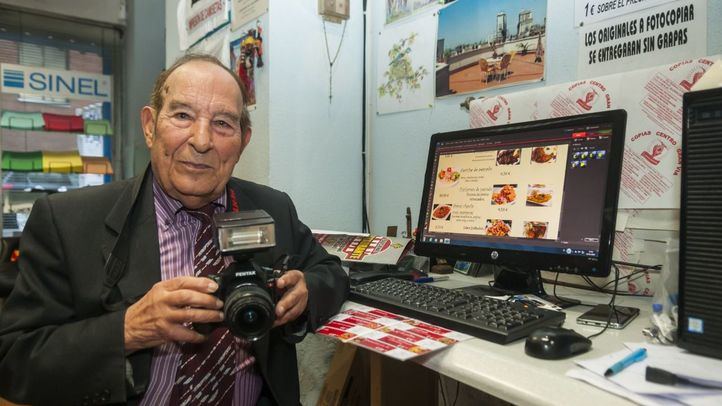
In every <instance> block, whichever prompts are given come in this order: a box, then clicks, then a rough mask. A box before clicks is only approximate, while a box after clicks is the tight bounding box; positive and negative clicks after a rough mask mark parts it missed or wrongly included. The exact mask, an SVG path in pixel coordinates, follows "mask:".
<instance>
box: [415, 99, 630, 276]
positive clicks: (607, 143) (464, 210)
mask: <svg viewBox="0 0 722 406" xmlns="http://www.w3.org/2000/svg"><path fill="white" fill-rule="evenodd" d="M625 122H626V113H625V112H624V111H620V110H616V111H609V112H603V113H593V114H586V115H581V116H574V117H566V118H559V119H551V120H543V121H535V122H528V123H520V124H512V125H506V126H499V127H490V128H482V129H471V130H465V131H456V132H450V133H441V134H435V135H433V136H432V138H431V147H430V150H429V158H428V162H427V168H426V179H425V181H424V190H423V197H422V204H421V210H420V218H419V233H418V235H417V248H416V251H417V252H418V253H420V254H421V255H428V256H437V257H450V258H455V259H464V260H468V261H475V262H485V263H496V264H500V265H508V266H519V267H531V268H535V270H550V271H559V272H566V273H578V274H586V275H593V276H606V275H608V274H609V266H610V261H611V251H612V244H613V238H614V222H615V216H616V208H617V197H618V193H619V181H620V173H621V162H622V159H621V157H622V147H623V144H624V128H625Z"/></svg>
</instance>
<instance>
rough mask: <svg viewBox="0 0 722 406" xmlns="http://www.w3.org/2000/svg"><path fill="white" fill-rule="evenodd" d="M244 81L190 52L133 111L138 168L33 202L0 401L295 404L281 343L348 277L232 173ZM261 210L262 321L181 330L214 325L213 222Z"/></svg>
mask: <svg viewBox="0 0 722 406" xmlns="http://www.w3.org/2000/svg"><path fill="white" fill-rule="evenodd" d="M245 93H246V92H245V88H244V87H243V85H242V84H241V82H240V81H239V79H238V77H237V76H235V75H234V74H233V72H231V71H230V70H228V69H227V68H226V67H225V66H223V65H222V64H221V63H220V62H219V61H218V60H216V59H215V58H212V57H208V56H199V55H190V56H185V57H183V58H181V59H179V60H178V61H177V62H176V63H175V64H174V65H173V66H171V67H170V68H169V69H168V70H166V71H165V72H163V73H162V74H161V75H160V76H159V77H158V79H157V80H156V84H155V88H154V90H153V93H152V96H151V103H150V105H149V106H146V107H144V108H143V110H142V112H141V119H142V125H143V132H144V135H145V141H146V144H147V145H148V148H150V155H151V164H150V166H149V168H148V169H147V170H146V172H145V174H144V175H142V176H140V177H137V178H134V179H130V180H125V181H119V182H114V183H111V184H109V185H104V186H100V187H93V188H86V189H82V190H78V191H73V192H68V193H63V194H56V195H52V196H49V197H47V198H43V199H39V200H38V201H37V202H36V203H35V205H34V207H33V212H32V214H31V216H30V218H29V220H28V222H27V225H26V227H25V231H24V233H23V237H22V241H21V252H22V254H21V257H20V276H19V278H18V280H17V283H16V286H15V288H14V290H13V292H12V294H11V296H10V297H9V298H8V300H7V302H6V304H5V306H4V308H3V309H2V310H1V311H0V396H3V397H5V398H7V399H9V400H11V401H15V402H21V403H32V404H53V405H59V404H105V403H126V402H127V403H131V404H134V403H140V404H144V405H159V404H173V405H175V404H189V405H195V404H223V405H247V404H257V403H265V404H282V405H291V404H298V403H299V396H300V395H299V382H298V370H297V364H296V354H295V347H294V343H295V342H297V341H298V340H299V339H300V338H302V337H303V334H305V333H306V332H307V331H312V330H313V329H315V328H316V327H318V326H319V324H321V323H323V321H324V320H326V319H327V318H328V317H330V316H331V315H333V314H335V313H336V312H337V311H338V309H339V308H340V306H341V304H342V303H343V301H344V300H345V298H346V296H347V292H348V278H347V277H346V275H345V273H344V271H343V269H342V268H341V266H340V264H339V261H338V260H337V259H335V258H334V257H332V256H329V255H328V254H327V253H326V252H325V251H324V250H323V248H321V247H320V246H319V245H318V244H317V243H316V242H315V240H314V239H313V236H312V235H311V232H310V230H309V229H308V227H306V226H305V225H304V224H303V223H301V222H300V221H299V220H298V217H297V215H296V211H295V208H294V206H293V204H292V202H291V200H290V199H289V197H288V196H287V195H286V194H284V193H281V192H278V191H276V190H273V189H271V188H268V187H265V186H261V185H257V184H254V183H251V182H247V181H242V180H239V179H235V178H232V177H231V172H232V170H233V167H234V166H235V164H236V162H238V159H239V158H240V156H241V153H242V152H243V150H244V148H245V147H246V146H247V145H248V143H249V141H250V138H251V130H250V120H249V117H248V111H247V110H246V107H245V105H244V102H245V100H246V98H245ZM249 209H263V210H265V211H266V212H267V213H269V214H270V215H271V217H273V219H274V220H275V225H276V247H275V248H273V249H271V250H269V251H268V252H263V253H260V254H258V255H256V256H255V260H256V262H258V263H259V264H261V265H265V266H271V265H272V263H273V261H274V260H275V259H276V258H278V257H279V256H281V255H282V254H289V255H291V256H292V258H293V261H292V262H291V265H292V266H291V268H290V270H289V271H288V272H286V273H285V274H284V276H282V277H281V278H280V279H279V280H278V281H277V288H278V289H279V290H280V291H281V292H283V293H282V297H281V299H280V300H279V301H278V303H277V305H276V308H275V313H276V314H275V317H276V321H275V323H274V328H273V329H271V331H270V332H269V333H268V334H267V335H266V336H265V337H264V338H262V339H260V340H258V341H255V342H252V343H251V342H247V341H245V340H243V339H241V338H237V337H235V336H233V335H232V334H230V333H229V331H228V329H226V328H217V329H215V330H214V331H213V332H211V333H209V334H207V335H203V334H200V333H199V332H198V331H196V330H195V329H194V327H193V323H215V322H220V321H222V320H223V311H222V307H223V303H222V302H221V301H220V300H218V299H217V298H216V297H215V296H214V295H213V292H215V291H216V290H217V289H218V285H217V284H216V283H214V282H212V281H211V280H210V279H209V278H205V277H203V276H205V275H208V274H210V273H217V272H220V271H221V270H222V269H223V268H224V266H227V265H228V264H229V263H230V262H231V260H229V259H228V258H227V257H221V256H220V254H219V252H218V249H217V247H215V245H214V244H213V243H209V241H211V238H210V237H211V234H212V227H211V223H210V220H211V217H212V215H213V214H215V213H220V212H223V211H238V210H249Z"/></svg>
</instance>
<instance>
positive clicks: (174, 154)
mask: <svg viewBox="0 0 722 406" xmlns="http://www.w3.org/2000/svg"><path fill="white" fill-rule="evenodd" d="M162 92H163V107H162V108H161V110H160V111H155V110H154V109H153V108H151V107H148V106H146V107H144V108H143V111H142V112H141V119H142V122H143V131H144V133H145V142H146V144H147V145H148V148H150V160H151V166H152V168H153V173H154V175H155V177H156V179H157V180H158V182H159V183H160V185H161V187H163V190H165V192H166V193H168V195H170V196H171V197H173V198H174V199H177V200H179V201H180V202H181V203H183V205H184V206H185V207H188V208H198V207H201V206H204V205H205V204H207V203H210V202H211V201H213V200H215V199H216V198H218V196H220V195H221V193H222V192H223V189H224V188H225V186H226V183H227V182H228V179H230V177H231V172H232V171H233V167H234V166H235V165H236V162H238V159H239V158H240V156H241V152H242V151H243V149H244V148H245V146H246V145H247V144H248V142H249V141H250V136H251V134H250V130H248V131H247V132H246V134H243V133H242V131H241V127H240V116H241V106H242V103H243V100H242V96H241V91H240V89H239V88H238V83H237V82H236V81H235V79H234V78H233V77H231V75H230V74H229V73H228V72H226V71H225V70H223V69H222V68H221V67H219V66H216V65H214V64H212V63H209V62H204V61H193V62H189V63H187V64H185V65H182V66H180V67H179V68H177V69H176V70H174V71H173V73H171V75H170V76H169V77H168V79H167V80H166V82H165V86H164V88H163V89H162Z"/></svg>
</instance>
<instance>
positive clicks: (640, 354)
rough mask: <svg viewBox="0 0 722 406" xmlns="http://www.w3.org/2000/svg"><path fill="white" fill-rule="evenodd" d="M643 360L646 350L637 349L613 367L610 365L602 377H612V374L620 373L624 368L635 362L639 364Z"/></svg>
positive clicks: (645, 356)
mask: <svg viewBox="0 0 722 406" xmlns="http://www.w3.org/2000/svg"><path fill="white" fill-rule="evenodd" d="M645 358H647V349H646V348H638V349H636V350H634V351H632V353H631V354H629V355H627V356H626V357H624V358H622V359H621V360H620V361H618V362H615V363H614V365H612V366H611V367H609V368H608V369H607V371H606V372H605V373H604V376H612V375H614V374H617V373H619V372H620V371H622V370H623V369H624V368H626V367H628V366H630V365H632V364H634V363H635V362H639V361H641V360H643V359H645Z"/></svg>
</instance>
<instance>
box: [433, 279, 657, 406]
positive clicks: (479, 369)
mask: <svg viewBox="0 0 722 406" xmlns="http://www.w3.org/2000/svg"><path fill="white" fill-rule="evenodd" d="M479 283H487V279H484V278H471V277H466V276H462V275H452V277H451V279H450V280H449V281H446V282H438V283H436V284H437V285H439V286H443V287H448V288H456V287H462V286H466V285H469V284H479ZM546 289H547V292H548V293H551V286H547V287H546ZM557 294H558V295H560V296H564V295H566V296H568V297H574V298H577V299H581V300H582V302H584V303H605V302H608V301H609V299H610V296H609V295H603V294H598V293H595V292H586V291H582V290H579V289H566V288H562V287H559V288H558V289H557ZM616 303H617V304H619V305H625V306H633V307H638V308H639V309H640V310H641V312H640V315H639V316H638V317H637V318H636V319H635V320H634V321H633V322H632V323H631V324H630V325H628V326H627V327H626V328H624V329H623V330H615V329H607V331H605V332H604V333H603V334H602V335H600V336H597V337H595V338H592V350H591V351H589V352H587V353H584V354H581V355H578V356H576V357H572V358H569V359H565V360H557V361H549V360H541V359H537V358H532V357H530V356H528V355H526V354H525V353H524V340H519V341H517V342H514V343H512V344H507V345H500V344H495V343H492V342H490V341H485V340H480V339H476V338H475V339H472V340H468V341H464V342H462V343H458V344H455V345H454V346H452V347H451V348H448V349H445V350H443V351H441V352H439V353H434V354H431V355H429V356H426V357H423V358H421V359H420V360H419V363H420V364H421V365H424V366H425V367H427V368H430V369H432V370H434V371H436V372H438V373H440V374H442V375H445V376H448V377H450V378H452V379H455V380H457V381H459V382H462V383H464V384H466V385H469V386H472V387H474V388H476V389H478V390H480V391H482V392H485V393H488V394H490V395H493V396H495V397H497V398H500V399H503V400H506V401H508V402H511V403H514V404H517V405H550V406H551V405H554V406H558V405H597V404H601V405H605V406H606V405H629V404H632V403H631V402H629V401H627V400H626V399H624V398H621V397H618V396H615V395H612V394H610V393H608V392H605V391H602V390H601V389H597V388H596V387H594V386H592V385H589V384H587V383H585V382H582V381H578V380H575V379H572V378H568V377H566V376H565V375H564V374H565V373H566V372H567V370H569V369H570V368H572V366H573V365H574V361H575V360H579V359H587V358H596V357H600V356H602V355H606V354H609V353H611V352H613V351H618V350H620V349H622V348H624V342H630V341H631V342H640V341H644V337H643V336H642V328H644V327H647V326H648V325H649V322H648V320H649V315H650V307H651V300H650V298H637V297H629V296H617V300H616ZM588 309H589V307H588V306H574V307H571V308H569V309H566V310H565V313H566V315H567V316H566V321H565V323H564V327H566V328H573V329H574V330H576V331H577V332H579V333H581V334H584V335H585V336H587V335H591V334H593V333H595V332H597V331H599V330H600V328H598V327H592V326H583V325H578V324H576V319H577V316H579V315H580V314H582V313H583V312H585V311H586V310H588Z"/></svg>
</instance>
